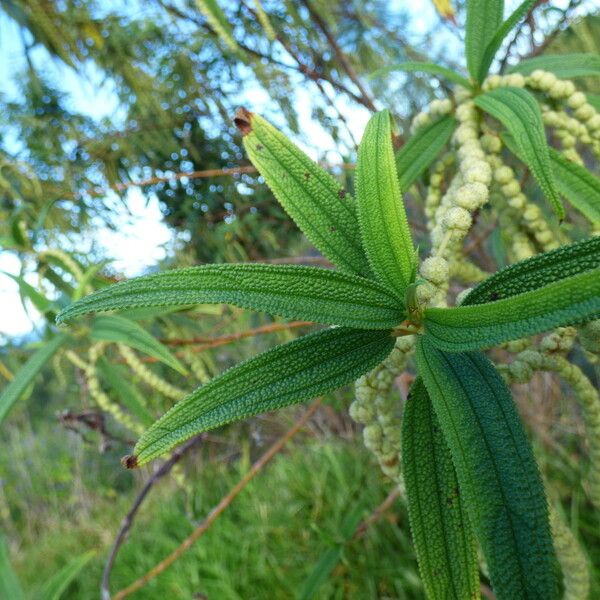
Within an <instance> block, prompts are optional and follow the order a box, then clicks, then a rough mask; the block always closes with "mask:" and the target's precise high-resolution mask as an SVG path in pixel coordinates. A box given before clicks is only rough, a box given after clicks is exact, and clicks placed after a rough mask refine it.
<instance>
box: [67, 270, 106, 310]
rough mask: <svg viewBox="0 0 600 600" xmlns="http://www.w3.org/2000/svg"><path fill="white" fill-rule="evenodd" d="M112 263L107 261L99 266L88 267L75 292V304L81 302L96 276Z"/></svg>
mask: <svg viewBox="0 0 600 600" xmlns="http://www.w3.org/2000/svg"><path fill="white" fill-rule="evenodd" d="M109 262H110V261H108V260H105V261H103V262H101V263H98V264H97V265H92V266H91V267H88V268H87V269H86V271H85V272H84V274H83V277H82V278H81V280H80V281H78V282H77V287H76V288H75V292H74V293H73V302H75V301H77V300H79V299H80V298H81V297H82V296H83V295H84V294H85V290H86V288H87V286H88V285H89V284H90V283H91V281H92V280H93V279H94V277H95V276H96V274H97V273H98V272H99V271H100V270H101V269H103V268H104V267H105V266H106V265H107V264H108V263H109Z"/></svg>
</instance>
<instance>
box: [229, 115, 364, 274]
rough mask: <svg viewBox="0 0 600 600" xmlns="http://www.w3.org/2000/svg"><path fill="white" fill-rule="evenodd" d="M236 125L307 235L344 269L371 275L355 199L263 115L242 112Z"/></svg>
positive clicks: (260, 168)
mask: <svg viewBox="0 0 600 600" xmlns="http://www.w3.org/2000/svg"><path fill="white" fill-rule="evenodd" d="M235 123H236V125H237V127H238V129H239V130H240V131H241V133H242V135H243V141H244V148H246V152H247V153H248V157H249V158H250V160H251V161H252V164H253V165H254V166H255V167H256V168H257V169H258V172H259V173H260V174H261V175H262V176H263V177H264V178H265V181H266V183H267V185H268V186H269V187H270V188H271V191H272V192H273V194H275V197H276V198H277V200H278V201H279V203H280V204H281V205H282V206H283V208H284V209H285V211H286V212H287V213H288V215H289V216H290V217H291V218H292V219H293V220H294V222H295V223H296V225H298V227H299V228H300V229H301V230H302V231H303V232H304V234H305V235H306V237H307V238H308V239H309V240H310V241H311V242H312V243H313V244H314V245H315V247H316V248H318V249H319V250H320V251H321V252H322V253H323V254H324V255H325V256H326V257H327V258H329V260H331V262H333V263H334V264H335V265H337V266H338V267H339V268H340V269H343V270H344V271H349V272H351V273H356V274H358V275H365V276H366V275H369V273H370V270H369V264H368V262H367V258H366V256H365V254H364V252H363V249H362V247H361V245H360V232H359V228H358V220H357V218H356V205H355V202H354V200H353V198H352V196H351V195H350V194H349V193H348V192H346V190H345V189H344V188H343V187H342V186H341V185H340V184H339V183H338V182H337V181H336V180H335V179H334V178H333V177H332V176H331V175H330V174H329V173H327V171H325V170H324V169H322V168H321V167H320V166H319V165H317V164H316V163H315V162H314V161H312V160H311V159H310V158H309V157H308V156H307V155H306V154H305V153H304V152H302V150H300V148H298V147H297V146H296V145H295V144H293V143H292V142H291V141H290V140H288V139H287V138H286V137H285V135H283V134H282V133H281V132H280V131H278V130H277V129H275V127H273V126H272V125H271V124H270V123H269V122H267V121H266V120H265V119H263V118H262V117H260V116H259V115H257V114H255V113H251V112H249V111H247V110H245V109H241V110H240V111H238V113H237V114H236V118H235Z"/></svg>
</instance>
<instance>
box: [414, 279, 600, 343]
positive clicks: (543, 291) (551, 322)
mask: <svg viewBox="0 0 600 600" xmlns="http://www.w3.org/2000/svg"><path fill="white" fill-rule="evenodd" d="M598 317H600V269H598V268H597V269H592V270H590V271H585V272H584V273H579V274H578V275H574V276H572V277H569V278H568V279H562V280H560V281H555V282H553V283H551V284H549V285H546V286H544V287H541V288H537V289H535V290H531V291H529V292H525V293H523V294H518V295H516V296H511V297H509V298H505V299H504V300H498V301H496V302H488V303H486V304H476V305H472V306H458V307H455V308H428V309H426V310H425V331H426V332H427V334H428V336H429V338H430V339H431V341H432V343H434V344H435V345H436V346H437V347H438V348H441V349H442V350H448V351H455V352H460V351H463V350H478V349H480V348H490V347H491V346H495V345H497V344H501V343H503V342H507V341H509V340H516V339H518V338H522V337H527V336H530V335H534V334H536V333H541V332H542V331H548V330H549V329H553V328H554V327H560V326H564V325H575V324H577V323H584V322H585V321H589V320H592V319H595V318H598Z"/></svg>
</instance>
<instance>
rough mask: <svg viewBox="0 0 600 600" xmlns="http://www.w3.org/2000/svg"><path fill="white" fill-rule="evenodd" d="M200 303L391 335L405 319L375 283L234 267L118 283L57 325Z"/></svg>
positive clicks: (327, 272) (295, 269) (293, 269)
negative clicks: (93, 314) (88, 317)
mask: <svg viewBox="0 0 600 600" xmlns="http://www.w3.org/2000/svg"><path fill="white" fill-rule="evenodd" d="M201 303H207V304H208V303H213V304H215V303H218V304H233V305H234V306H239V307H241V308H249V309H251V310H259V311H264V312H267V313H270V314H274V315H280V316H282V317H286V318H290V319H301V320H305V321H317V322H320V323H327V324H331V325H344V326H347V327H358V328H361V329H386V328H388V329H389V328H392V327H393V326H394V325H397V324H398V323H399V322H400V321H402V319H403V318H404V317H403V315H404V311H403V307H402V303H401V302H400V301H399V300H398V299H397V298H396V297H395V296H394V294H393V293H392V292H391V291H389V290H387V289H386V288H385V287H384V286H383V285H381V284H380V283H378V282H376V281H371V280H369V279H364V278H362V277H357V276H355V275H348V274H345V273H339V272H336V271H332V270H331V269H321V268H318V267H304V266H299V265H261V264H229V265H205V266H202V267H192V268H189V269H176V270H173V271H166V272H164V273H158V274H156V275H147V276H144V277H138V278H136V279H131V280H130V281H126V282H123V283H118V284H116V285H114V286H111V287H110V288H105V289H102V290H99V291H97V292H95V293H94V294H91V295H90V296H87V297H86V298H83V299H82V300H80V301H79V302H77V303H75V304H73V305H71V306H70V307H68V308H66V309H65V310H64V311H62V312H61V313H60V314H59V316H58V322H59V323H60V322H65V321H68V320H70V319H72V318H73V317H76V316H78V315H82V314H85V313H89V312H99V311H107V310H120V309H124V308H135V307H141V306H172V305H180V306H185V305H188V306H189V305H193V304H201Z"/></svg>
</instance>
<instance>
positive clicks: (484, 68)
mask: <svg viewBox="0 0 600 600" xmlns="http://www.w3.org/2000/svg"><path fill="white" fill-rule="evenodd" d="M537 3H538V0H524V2H522V3H521V4H519V6H518V7H517V8H516V9H515V11H514V12H513V13H512V14H511V15H510V17H508V19H506V21H504V22H503V23H502V25H500V27H499V28H498V29H497V31H496V33H494V36H493V37H492V39H491V40H490V41H489V43H488V45H487V46H486V48H485V51H484V52H483V56H482V57H481V64H480V66H479V76H478V77H477V80H478V81H479V83H481V82H482V81H483V80H484V79H485V78H486V76H487V74H488V71H489V70H490V66H491V65H492V62H493V60H494V57H495V56H496V53H497V52H498V50H499V49H500V46H502V42H503V41H504V38H505V37H506V36H507V35H508V34H509V33H510V32H511V31H512V29H513V28H514V27H515V26H516V25H517V23H518V22H519V21H520V20H521V19H523V18H524V17H525V15H526V14H527V13H528V12H529V11H530V10H531V9H532V8H533V7H534V6H535V5H536V4H537Z"/></svg>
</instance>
